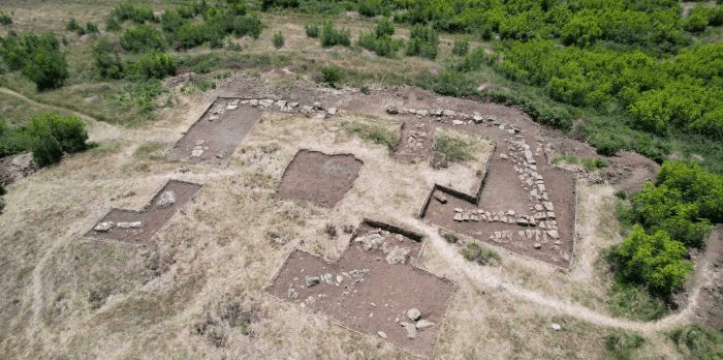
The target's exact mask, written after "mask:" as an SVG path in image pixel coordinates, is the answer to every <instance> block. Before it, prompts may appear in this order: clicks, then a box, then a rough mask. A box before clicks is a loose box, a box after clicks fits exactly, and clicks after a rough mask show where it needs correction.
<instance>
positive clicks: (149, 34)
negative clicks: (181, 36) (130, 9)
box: [120, 25, 164, 52]
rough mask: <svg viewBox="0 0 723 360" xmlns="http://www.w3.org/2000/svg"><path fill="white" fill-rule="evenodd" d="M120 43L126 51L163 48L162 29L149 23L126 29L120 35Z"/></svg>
mask: <svg viewBox="0 0 723 360" xmlns="http://www.w3.org/2000/svg"><path fill="white" fill-rule="evenodd" d="M120 44H121V46H122V47H123V49H125V50H126V51H131V52H141V51H148V50H163V48H164V40H163V36H162V35H161V33H160V31H158V30H157V29H156V28H154V27H151V26H148V25H140V26H138V27H136V28H133V29H126V30H125V31H124V32H123V34H121V36H120Z"/></svg>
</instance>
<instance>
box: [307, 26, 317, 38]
mask: <svg viewBox="0 0 723 360" xmlns="http://www.w3.org/2000/svg"><path fill="white" fill-rule="evenodd" d="M304 29H305V30H306V36H308V37H310V38H314V39H316V38H318V37H319V32H320V31H319V27H318V26H317V25H316V24H306V25H304Z"/></svg>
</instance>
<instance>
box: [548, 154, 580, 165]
mask: <svg viewBox="0 0 723 360" xmlns="http://www.w3.org/2000/svg"><path fill="white" fill-rule="evenodd" d="M562 162H566V163H568V164H572V165H577V164H579V163H580V159H578V157H577V156H574V155H569V154H557V155H555V157H554V158H553V159H552V165H557V164H559V163H562Z"/></svg>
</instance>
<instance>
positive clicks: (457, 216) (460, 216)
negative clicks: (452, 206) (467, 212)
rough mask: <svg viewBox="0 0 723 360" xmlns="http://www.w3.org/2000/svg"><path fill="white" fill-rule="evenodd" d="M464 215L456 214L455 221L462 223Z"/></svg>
mask: <svg viewBox="0 0 723 360" xmlns="http://www.w3.org/2000/svg"><path fill="white" fill-rule="evenodd" d="M462 218H463V217H462V213H456V214H455V215H454V221H462Z"/></svg>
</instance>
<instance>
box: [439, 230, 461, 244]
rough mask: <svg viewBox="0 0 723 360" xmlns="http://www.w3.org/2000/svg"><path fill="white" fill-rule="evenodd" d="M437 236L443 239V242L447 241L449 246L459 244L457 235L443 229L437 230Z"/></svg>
mask: <svg viewBox="0 0 723 360" xmlns="http://www.w3.org/2000/svg"><path fill="white" fill-rule="evenodd" d="M439 236H441V237H443V238H444V240H447V242H448V243H450V244H456V243H458V242H459V240H460V238H459V236H458V235H457V234H455V233H452V232H449V231H446V230H444V229H441V228H440V229H439Z"/></svg>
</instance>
